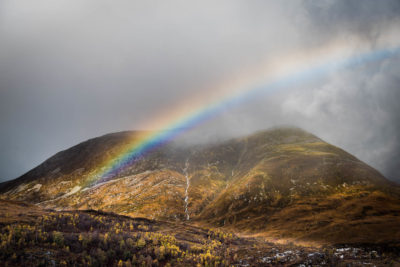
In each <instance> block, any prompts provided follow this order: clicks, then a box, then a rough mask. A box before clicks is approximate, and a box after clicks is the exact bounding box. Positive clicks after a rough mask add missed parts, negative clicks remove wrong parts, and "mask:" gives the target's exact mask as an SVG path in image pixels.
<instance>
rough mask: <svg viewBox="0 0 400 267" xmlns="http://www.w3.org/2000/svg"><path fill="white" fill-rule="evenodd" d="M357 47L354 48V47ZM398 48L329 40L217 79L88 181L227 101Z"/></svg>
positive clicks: (161, 142) (221, 107) (128, 162)
mask: <svg viewBox="0 0 400 267" xmlns="http://www.w3.org/2000/svg"><path fill="white" fill-rule="evenodd" d="M357 50H358V51H360V49H359V48H358V49H357ZM399 52H400V47H394V48H385V49H379V50H373V51H362V52H354V51H352V49H349V45H348V44H340V45H338V44H334V45H331V46H330V47H325V49H322V50H319V51H317V52H315V51H311V52H310V53H301V54H297V55H291V56H289V57H286V58H287V59H286V60H285V59H282V58H279V59H278V60H277V61H276V62H272V63H271V61H269V62H268V64H266V65H264V66H263V67H261V68H258V71H256V72H252V74H251V75H245V76H244V78H242V79H240V80H235V83H234V84H232V83H231V84H222V85H220V86H219V87H218V88H213V89H212V91H211V92H219V95H218V94H216V95H215V96H214V99H212V100H204V99H202V100H198V99H201V97H198V98H196V99H194V100H193V101H185V102H186V103H190V106H185V105H183V106H185V108H184V109H178V110H174V111H173V112H170V113H169V114H167V116H165V115H164V116H160V117H159V118H158V120H156V121H155V123H153V124H149V125H147V127H148V128H153V127H156V128H158V129H171V130H154V131H148V132H144V133H143V134H142V135H141V136H139V137H135V138H134V139H133V141H132V142H130V143H129V145H126V146H125V147H123V148H121V150H120V151H119V152H118V153H117V154H118V156H117V157H115V158H113V159H111V160H108V161H107V162H104V163H103V164H102V165H101V166H99V168H97V169H96V173H94V174H91V177H90V179H89V181H90V182H89V183H90V184H93V183H96V182H99V181H104V180H107V179H109V178H112V177H114V176H116V175H117V174H118V173H119V172H121V171H122V170H124V169H125V168H126V167H127V166H130V165H132V164H134V163H135V161H136V160H137V159H138V158H139V157H140V156H142V155H144V154H145V153H147V152H149V151H151V150H153V149H155V148H157V147H160V146H162V145H164V144H165V143H167V142H169V141H171V140H172V139H174V138H176V137H177V136H178V135H180V134H182V133H183V132H185V131H187V130H189V129H192V128H194V127H196V126H197V125H199V124H201V123H203V122H205V121H207V120H210V119H211V118H213V117H215V116H217V115H218V114H220V113H221V112H223V111H224V110H226V109H228V108H229V107H231V106H236V105H239V104H240V103H243V102H247V101H250V100H251V99H253V98H255V97H257V96H259V95H260V94H264V93H271V92H273V91H277V90H282V89H284V88H290V87H293V86H294V85H296V84H299V83H301V82H304V81H307V80H311V79H313V78H316V77H320V76H322V75H328V74H329V73H332V72H334V71H337V70H340V69H344V68H351V67H356V66H358V65H363V64H366V63H368V62H372V61H379V60H382V59H385V58H389V57H392V56H394V55H396V54H398V53H399ZM208 91H209V90H208Z"/></svg>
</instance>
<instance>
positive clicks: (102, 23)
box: [0, 0, 400, 180]
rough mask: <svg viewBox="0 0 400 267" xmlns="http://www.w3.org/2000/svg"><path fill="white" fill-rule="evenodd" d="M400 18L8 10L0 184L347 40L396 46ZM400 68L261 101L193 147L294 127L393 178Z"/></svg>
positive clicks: (197, 8)
mask: <svg viewBox="0 0 400 267" xmlns="http://www.w3.org/2000/svg"><path fill="white" fill-rule="evenodd" d="M398 14H399V1H362V2H361V1H290V2H286V3H282V2H280V1H274V2H273V1H252V2H251V3H250V2H247V1H217V2H216V1H209V2H208V1H202V2H201V3H194V2H190V3H188V1H140V2H139V1H98V0H97V1H71V0H68V1H67V0H65V1H50V0H41V1H35V2H32V1H18V0H6V1H2V2H1V3H0V39H1V42H0V99H1V100H0V103H1V105H0V123H1V132H0V134H1V138H0V150H1V154H0V180H6V179H10V178H14V177H16V176H18V175H20V174H22V173H23V172H25V171H27V170H28V169H30V168H32V167H34V166H35V165H36V164H38V163H40V162H41V161H43V160H44V159H46V158H47V157H49V156H51V155H52V154H54V153H55V152H57V151H59V150H61V149H65V148H68V147H69V146H71V145H74V144H76V143H78V142H80V141H83V140H85V139H88V138H91V137H94V136H97V135H101V134H104V133H107V132H114V131H120V130H126V129H135V128H137V127H140V126H139V125H141V122H143V121H145V120H148V119H151V118H153V117H154V116H157V114H159V113H163V112H165V110H169V109H171V108H173V107H174V106H176V105H180V103H183V102H185V99H187V98H189V97H190V96H191V95H193V94H198V93H199V90H201V89H202V88H207V87H212V86H213V85H214V84H217V83H219V82H221V81H226V80H229V79H231V77H236V76H238V75H240V74H241V73H243V72H247V71H249V70H251V69H252V68H253V67H254V66H257V65H259V64H260V62H261V61H265V60H267V59H268V58H269V57H271V56H273V55H276V54H284V53H285V52H286V51H296V50H302V49H304V48H305V47H310V46H316V47H317V46H319V45H323V44H324V43H327V42H329V40H330V39H335V38H336V37H338V36H339V37H340V38H344V37H343V36H347V35H348V36H354V35H355V36H359V37H362V38H363V39H365V41H364V42H367V43H370V45H371V46H372V47H373V46H375V45H379V44H380V43H382V42H383V41H385V40H387V39H390V38H391V40H392V41H393V39H394V40H395V41H396V40H397V41H398V39H399V38H400V37H399V36H398V32H397V31H396V29H397V28H399V27H398V26H399V15H398ZM398 66H399V59H398V58H393V59H390V60H387V61H384V62H379V64H374V65H372V66H370V68H369V69H368V68H364V69H363V68H361V69H357V70H348V71H343V73H342V74H341V75H339V74H338V75H337V76H332V77H328V78H326V79H321V80H319V81H317V82H315V83H313V84H308V85H307V86H305V85H304V86H299V87H298V88H295V90H288V91H285V92H282V93H279V94H275V95H273V96H268V95H266V96H265V97H260V98H259V99H258V100H256V101H254V102H252V103H244V104H243V105H241V106H238V107H235V108H233V109H231V110H227V111H226V112H225V113H224V114H222V115H221V116H220V117H217V118H215V119H214V120H212V121H210V122H208V123H207V124H205V125H203V127H200V129H198V130H197V136H198V133H199V132H200V133H201V135H204V136H208V135H211V136H234V135H238V134H244V133H248V132H252V131H254V130H256V129H261V128H265V127H269V126H273V125H276V124H297V125H298V126H301V127H305V128H306V129H308V130H310V131H313V132H315V133H316V134H318V135H320V137H322V138H324V139H326V140H327V141H330V142H332V143H334V144H336V145H340V146H342V147H343V148H344V149H348V150H349V151H350V152H352V153H354V154H356V156H358V157H359V158H360V159H362V160H365V161H367V162H368V163H370V164H372V165H373V166H375V167H377V168H379V170H381V171H382V172H384V173H385V174H386V175H388V176H390V177H391V178H392V179H396V178H397V177H399V173H396V171H395V169H396V168H395V167H396V165H400V162H399V158H400V156H399V128H398V127H399V125H398V122H399V121H400V120H399V118H398V116H399V115H398V114H399V112H398V111H399V110H398V109H399V108H398V106H399V105H397V103H395V102H396V99H399V89H398V84H399V83H398V81H399V71H398ZM371 73H372V74H373V75H371ZM303 107H307V108H303ZM348 113H351V114H355V115H354V116H353V117H351V118H352V119H349V118H347V117H346V114H348ZM340 118H341V119H340ZM329 121H330V122H331V123H328V122H329ZM343 121H344V122H343ZM337 125H341V126H340V127H338V126H337ZM354 125H356V126H357V127H354ZM210 129H213V130H210ZM383 129H384V130H383ZM204 131H207V132H208V134H204ZM193 134H196V132H195V133H193ZM360 135H361V137H360Z"/></svg>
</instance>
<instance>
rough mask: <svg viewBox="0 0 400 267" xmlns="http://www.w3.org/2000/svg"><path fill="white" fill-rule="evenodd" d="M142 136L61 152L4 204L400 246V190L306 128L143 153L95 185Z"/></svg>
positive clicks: (13, 184) (22, 180)
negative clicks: (21, 203) (23, 203)
mask: <svg viewBox="0 0 400 267" xmlns="http://www.w3.org/2000/svg"><path fill="white" fill-rule="evenodd" d="M141 134H142V133H140V132H121V133H115V134H108V135H105V136H102V137H98V138H94V139H91V140H88V141H86V142H83V143H81V144H79V145H77V146H74V147H72V148H70V149H67V150H65V151H62V152H59V153H57V154H56V155H54V156H53V157H51V158H49V159H48V160H46V161H45V162H44V163H42V164H41V165H39V166H38V167H36V168H35V169H33V170H31V171H30V172H28V173H26V174H25V175H23V176H21V177H19V178H17V179H15V180H13V181H10V182H6V183H3V184H1V185H0V192H1V195H0V197H1V198H3V199H11V200H22V201H26V202H30V203H35V204H37V205H39V206H41V207H44V208H53V209H98V210H104V211H112V212H116V213H119V214H123V215H129V216H135V217H146V218H152V219H162V220H182V221H183V220H185V221H186V220H188V219H189V222H196V223H197V224H207V225H212V226H220V227H226V228H231V229H234V230H239V231H244V232H251V233H261V234H264V235H266V236H269V237H271V238H275V239H290V240H292V239H293V240H297V239H301V240H314V241H321V242H328V241H329V242H335V243H341V242H390V241H396V240H397V241H398V240H400V234H399V233H400V216H399V215H400V201H399V200H400V197H399V195H400V193H399V187H398V186H397V185H395V184H393V183H391V182H389V181H388V180H386V179H385V178H384V177H383V176H382V175H381V174H380V173H379V172H377V171H376V170H375V169H373V168H371V167H370V166H368V165H366V164H365V163H363V162H361V161H359V160H358V159H357V158H355V157H354V156H352V155H350V154H349V153H347V152H345V151H343V150H342V149H340V148H337V147H335V146H332V145H330V144H328V143H326V142H324V141H322V140H321V139H319V138H318V137H316V136H314V135H312V134H310V133H307V132H305V131H303V130H301V129H298V128H279V129H272V130H268V131H262V132H258V133H255V134H253V135H250V136H247V137H243V138H237V139H232V140H229V141H224V142H220V143H214V144H208V145H195V146H189V145H187V144H185V145H184V144H182V143H179V142H177V141H176V142H173V143H170V144H167V145H165V146H163V147H160V148H157V149H155V150H153V151H151V152H149V153H148V154H146V155H143V156H141V157H140V159H138V160H137V162H135V163H134V164H132V165H131V166H129V167H127V168H126V169H124V170H123V171H121V172H120V173H118V175H116V176H115V177H111V178H110V179H108V180H101V181H99V180H96V179H93V177H94V174H95V173H96V171H98V170H99V168H102V166H104V163H105V162H107V160H109V159H111V158H113V157H115V156H116V155H118V154H119V152H120V151H121V149H123V148H124V147H126V146H127V145H128V144H129V143H130V142H133V141H134V140H135V139H136V138H139V136H140V135H141ZM96 181H97V182H96Z"/></svg>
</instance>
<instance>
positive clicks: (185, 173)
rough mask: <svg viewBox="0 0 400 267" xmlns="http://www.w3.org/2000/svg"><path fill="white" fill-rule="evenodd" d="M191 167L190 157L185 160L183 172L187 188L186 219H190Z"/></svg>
mask: <svg viewBox="0 0 400 267" xmlns="http://www.w3.org/2000/svg"><path fill="white" fill-rule="evenodd" d="M188 168H189V158H187V159H186V161H185V168H183V174H184V175H185V177H186V189H185V214H186V220H187V221H188V220H189V219H190V216H189V212H188V203H189V186H190V182H189V174H188V172H187V170H188Z"/></svg>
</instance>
